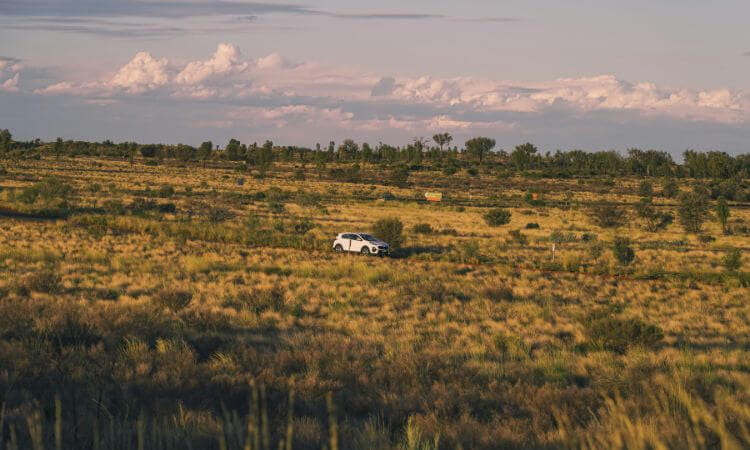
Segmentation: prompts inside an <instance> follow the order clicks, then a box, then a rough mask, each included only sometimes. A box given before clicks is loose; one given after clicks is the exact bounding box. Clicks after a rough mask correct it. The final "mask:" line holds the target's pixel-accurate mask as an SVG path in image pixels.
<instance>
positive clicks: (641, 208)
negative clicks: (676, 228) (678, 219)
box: [635, 197, 674, 233]
mask: <svg viewBox="0 0 750 450" xmlns="http://www.w3.org/2000/svg"><path fill="white" fill-rule="evenodd" d="M635 212H636V214H637V215H638V217H640V218H641V219H643V220H644V221H645V222H646V231H650V232H652V233H653V232H655V231H659V230H663V229H664V228H666V227H667V226H668V225H669V224H671V223H672V221H673V220H674V217H673V216H672V215H671V214H669V213H664V212H660V211H659V210H657V209H656V207H655V206H654V204H653V202H652V200H651V197H645V198H642V199H641V201H639V202H638V204H637V205H635Z"/></svg>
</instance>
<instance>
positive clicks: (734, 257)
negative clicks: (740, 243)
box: [723, 248, 742, 272]
mask: <svg viewBox="0 0 750 450" xmlns="http://www.w3.org/2000/svg"><path fill="white" fill-rule="evenodd" d="M723 264H724V268H725V269H727V271H729V272H737V271H738V270H740V268H742V251H741V250H740V249H738V248H732V249H730V250H729V251H727V254H726V255H724V261H723Z"/></svg>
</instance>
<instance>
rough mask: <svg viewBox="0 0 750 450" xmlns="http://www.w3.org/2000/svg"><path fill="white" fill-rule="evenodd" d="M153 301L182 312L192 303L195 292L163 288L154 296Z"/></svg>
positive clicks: (171, 309)
mask: <svg viewBox="0 0 750 450" xmlns="http://www.w3.org/2000/svg"><path fill="white" fill-rule="evenodd" d="M152 299H153V301H154V302H155V303H156V304H157V305H159V306H161V307H163V308H167V309H169V310H170V311H173V312H180V311H182V310H183V309H185V308H187V307H188V305H190V302H191V301H192V300H193V293H192V292H190V291H187V290H182V289H166V288H165V289H161V290H159V291H158V292H156V293H155V294H154V296H153V297H152Z"/></svg>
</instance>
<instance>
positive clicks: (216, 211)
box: [207, 206, 234, 223]
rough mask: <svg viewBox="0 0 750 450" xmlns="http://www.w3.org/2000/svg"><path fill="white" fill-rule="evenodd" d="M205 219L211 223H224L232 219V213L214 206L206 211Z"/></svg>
mask: <svg viewBox="0 0 750 450" xmlns="http://www.w3.org/2000/svg"><path fill="white" fill-rule="evenodd" d="M207 217H208V221H209V222H212V223H219V222H226V221H227V220H231V219H232V218H234V213H233V212H232V211H230V210H229V209H227V208H224V207H221V206H214V207H212V208H210V209H209V210H208V214H207Z"/></svg>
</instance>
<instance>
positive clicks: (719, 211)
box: [716, 197, 730, 234]
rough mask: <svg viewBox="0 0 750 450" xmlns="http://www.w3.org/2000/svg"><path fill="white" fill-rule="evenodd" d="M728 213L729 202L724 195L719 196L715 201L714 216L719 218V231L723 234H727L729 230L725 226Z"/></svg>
mask: <svg viewBox="0 0 750 450" xmlns="http://www.w3.org/2000/svg"><path fill="white" fill-rule="evenodd" d="M729 215H730V214H729V204H728V203H727V199H725V198H724V197H719V199H718V200H717V201H716V218H717V219H719V223H720V224H721V231H722V232H723V233H724V234H728V232H729V230H728V228H727V221H728V220H729Z"/></svg>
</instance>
